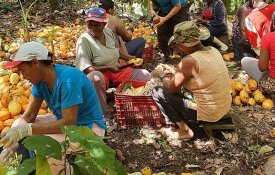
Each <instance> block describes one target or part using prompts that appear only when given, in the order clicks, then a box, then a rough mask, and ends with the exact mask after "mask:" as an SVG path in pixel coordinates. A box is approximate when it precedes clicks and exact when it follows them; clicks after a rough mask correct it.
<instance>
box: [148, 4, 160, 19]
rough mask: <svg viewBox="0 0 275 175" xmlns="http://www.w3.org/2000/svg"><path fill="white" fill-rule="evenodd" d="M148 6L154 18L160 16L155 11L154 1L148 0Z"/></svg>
mask: <svg viewBox="0 0 275 175" xmlns="http://www.w3.org/2000/svg"><path fill="white" fill-rule="evenodd" d="M148 6H149V9H150V12H151V14H152V16H158V14H157V12H156V11H155V10H154V7H153V2H152V0H148Z"/></svg>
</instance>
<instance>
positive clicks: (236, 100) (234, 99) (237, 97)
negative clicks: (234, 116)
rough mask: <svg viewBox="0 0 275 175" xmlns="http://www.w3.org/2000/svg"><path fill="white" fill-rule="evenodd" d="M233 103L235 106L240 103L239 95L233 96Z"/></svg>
mask: <svg viewBox="0 0 275 175" xmlns="http://www.w3.org/2000/svg"><path fill="white" fill-rule="evenodd" d="M233 104H234V105H237V106H238V105H240V104H241V99H240V96H236V97H234V98H233Z"/></svg>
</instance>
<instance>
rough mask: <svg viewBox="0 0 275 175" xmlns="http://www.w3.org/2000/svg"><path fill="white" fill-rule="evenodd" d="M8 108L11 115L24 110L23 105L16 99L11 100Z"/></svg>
mask: <svg viewBox="0 0 275 175" xmlns="http://www.w3.org/2000/svg"><path fill="white" fill-rule="evenodd" d="M8 108H9V112H10V113H11V115H18V114H20V112H21V110H22V107H21V105H20V104H19V103H18V102H17V101H16V100H12V101H10V103H9V106H8Z"/></svg>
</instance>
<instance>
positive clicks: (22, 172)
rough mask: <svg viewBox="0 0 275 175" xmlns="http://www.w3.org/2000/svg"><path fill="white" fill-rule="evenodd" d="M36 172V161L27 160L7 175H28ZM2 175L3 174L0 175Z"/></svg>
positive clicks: (32, 159)
mask: <svg viewBox="0 0 275 175" xmlns="http://www.w3.org/2000/svg"><path fill="white" fill-rule="evenodd" d="M33 170H35V159H34V158H31V159H26V160H24V162H23V163H22V164H20V165H19V166H18V167H17V168H16V169H14V170H10V171H9V172H8V173H7V175H26V174H29V173H31V172H32V171H33ZM0 174H1V173H0Z"/></svg>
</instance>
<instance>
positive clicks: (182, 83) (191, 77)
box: [152, 21, 232, 139]
mask: <svg viewBox="0 0 275 175" xmlns="http://www.w3.org/2000/svg"><path fill="white" fill-rule="evenodd" d="M209 35H210V33H209V31H208V29H207V28H206V27H204V26H202V27H198V26H197V25H196V24H195V23H194V22H192V21H186V22H182V23H179V24H178V25H176V26H175V29H174V35H173V36H172V37H171V39H170V40H169V46H171V47H179V48H180V49H181V50H182V51H183V52H185V53H186V54H188V55H187V56H186V57H184V58H182V60H181V62H180V63H179V64H178V65H177V68H176V72H175V74H171V73H167V72H165V71H164V73H159V75H158V76H159V77H160V79H161V81H162V83H163V86H158V87H155V88H154V89H153V95H152V96H153V99H154V101H155V102H156V103H157V105H158V107H159V108H160V110H161V112H162V114H163V115H164V117H165V119H166V121H167V122H169V121H170V122H173V123H176V124H177V125H178V126H179V130H176V131H170V132H168V133H166V134H167V135H168V137H170V138H171V139H173V138H177V139H191V138H192V137H193V136H194V132H193V130H192V129H191V128H190V126H191V125H193V124H194V122H197V121H204V122H217V121H218V120H220V119H221V118H222V117H223V116H224V115H225V114H226V113H228V112H229V110H230V108H231V102H232V97H231V94H230V91H231V85H230V78H229V74H228V70H227V68H226V65H225V63H224V61H223V58H222V55H221V54H220V52H219V51H218V50H217V49H216V48H214V47H209V46H208V47H205V46H203V45H202V44H201V41H202V40H205V39H206V38H208V37H209ZM154 76H155V75H154ZM183 87H184V88H186V89H187V90H189V91H190V92H191V93H193V95H194V99H195V103H192V102H191V101H189V100H187V99H184V97H183V94H182V93H181V89H182V88H183Z"/></svg>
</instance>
